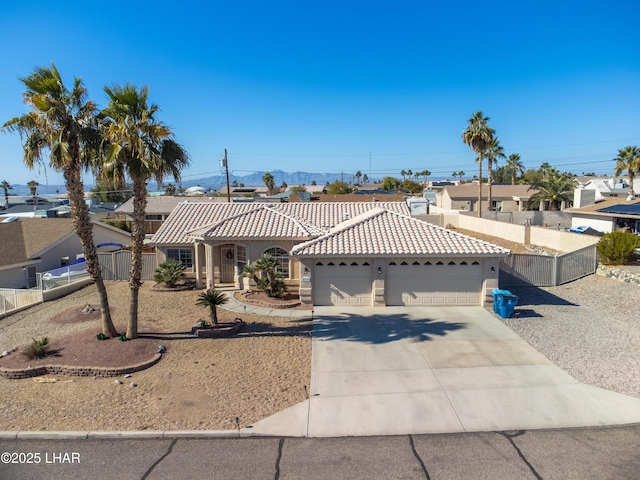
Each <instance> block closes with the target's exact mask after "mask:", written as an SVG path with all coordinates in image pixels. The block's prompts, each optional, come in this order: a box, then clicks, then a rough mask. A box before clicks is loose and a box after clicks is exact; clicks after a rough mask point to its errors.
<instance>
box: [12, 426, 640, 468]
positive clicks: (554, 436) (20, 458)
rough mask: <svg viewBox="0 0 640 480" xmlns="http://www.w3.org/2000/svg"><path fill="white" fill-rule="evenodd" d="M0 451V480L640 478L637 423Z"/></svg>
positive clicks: (127, 441) (42, 445) (30, 444)
mask: <svg viewBox="0 0 640 480" xmlns="http://www.w3.org/2000/svg"><path fill="white" fill-rule="evenodd" d="M167 434H168V435H171V433H169V432H167ZM0 453H1V455H2V463H0V478H1V479H20V480H28V479H34V480H36V479H67V480H73V479H83V480H87V479H100V480H102V479H118V480H125V479H149V480H151V479H182V478H184V479H187V478H188V479H196V480H197V479H234V480H236V479H247V480H250V479H276V480H278V479H308V480H313V479H323V480H326V479H355V480H359V479H374V478H383V479H425V478H426V479H434V480H435V479H452V480H453V479H456V480H460V479H492V480H494V479H563V480H571V479H580V480H585V479H598V480H600V479H624V480H627V479H637V478H640V473H639V472H640V425H630V426H622V427H600V428H576V429H560V430H530V431H524V430H521V431H509V432H483V433H454V434H434V435H398V436H384V437H383V436H380V437H341V438H291V437H287V438H284V437H281V438H277V437H249V438H192V437H189V438H180V437H179V436H178V435H177V434H176V437H175V438H170V437H167V438H146V439H145V438H120V439H113V438H105V439H99V438H79V439H56V440H42V439H33V440H29V439H1V440H0ZM27 462H30V463H27Z"/></svg>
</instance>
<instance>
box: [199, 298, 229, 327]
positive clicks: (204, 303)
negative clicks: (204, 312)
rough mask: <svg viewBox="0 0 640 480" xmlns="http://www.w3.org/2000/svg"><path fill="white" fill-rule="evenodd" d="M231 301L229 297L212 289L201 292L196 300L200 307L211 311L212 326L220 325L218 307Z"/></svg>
mask: <svg viewBox="0 0 640 480" xmlns="http://www.w3.org/2000/svg"><path fill="white" fill-rule="evenodd" d="M228 301H229V297H227V295H226V294H225V293H224V292H221V291H220V290H215V289H210V290H206V291H204V292H201V293H200V294H199V295H198V299H197V300H196V305H197V306H199V307H207V308H208V309H209V318H210V320H211V324H212V325H217V324H218V311H217V309H216V307H218V306H219V305H224V304H225V303H227V302H228Z"/></svg>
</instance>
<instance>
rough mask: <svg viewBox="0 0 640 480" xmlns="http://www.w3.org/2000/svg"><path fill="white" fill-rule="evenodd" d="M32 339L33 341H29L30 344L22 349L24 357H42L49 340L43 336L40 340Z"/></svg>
mask: <svg viewBox="0 0 640 480" xmlns="http://www.w3.org/2000/svg"><path fill="white" fill-rule="evenodd" d="M32 340H33V342H32V343H31V345H29V346H28V347H26V348H25V349H24V350H23V351H22V354H23V355H24V356H25V357H27V358H32V359H36V358H42V357H44V356H45V355H46V354H47V349H48V348H49V340H48V339H47V337H44V338H42V339H40V340H36V339H35V338H32Z"/></svg>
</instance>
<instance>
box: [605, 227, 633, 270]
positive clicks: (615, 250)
mask: <svg viewBox="0 0 640 480" xmlns="http://www.w3.org/2000/svg"><path fill="white" fill-rule="evenodd" d="M637 248H640V237H639V236H637V235H634V234H633V233H627V232H621V231H616V232H611V233H607V234H605V235H604V236H603V237H602V238H601V239H600V241H599V242H598V245H596V250H597V251H598V255H599V256H600V261H601V262H602V263H604V264H605V265H627V264H629V263H632V262H633V261H634V260H635V259H636V258H637V254H636V249H637Z"/></svg>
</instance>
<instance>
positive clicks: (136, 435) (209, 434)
mask: <svg viewBox="0 0 640 480" xmlns="http://www.w3.org/2000/svg"><path fill="white" fill-rule="evenodd" d="M243 431H244V433H243ZM251 436H256V435H252V434H249V433H246V431H245V429H243V430H241V431H240V433H239V432H238V431H237V430H130V431H114V432H109V431H51V432H47V431H37V432H27V431H15V432H12V431H0V440H96V439H100V440H105V439H145V438H239V437H251Z"/></svg>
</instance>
